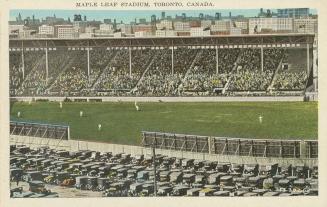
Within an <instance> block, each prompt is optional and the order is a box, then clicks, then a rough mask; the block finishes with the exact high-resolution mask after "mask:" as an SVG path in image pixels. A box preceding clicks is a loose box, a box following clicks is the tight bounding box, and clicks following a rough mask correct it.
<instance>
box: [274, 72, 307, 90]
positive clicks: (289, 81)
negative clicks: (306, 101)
mask: <svg viewBox="0 0 327 207" xmlns="http://www.w3.org/2000/svg"><path fill="white" fill-rule="evenodd" d="M307 79H308V77H307V73H306V72H305V71H301V72H297V73H294V72H288V71H282V72H280V73H278V74H277V76H276V79H275V81H274V86H273V87H274V89H275V90H277V91H278V90H304V89H305V87H306V83H307Z"/></svg>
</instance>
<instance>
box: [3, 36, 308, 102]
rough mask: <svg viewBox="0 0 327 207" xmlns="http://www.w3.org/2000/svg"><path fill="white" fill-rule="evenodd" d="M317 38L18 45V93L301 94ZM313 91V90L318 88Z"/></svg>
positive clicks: (13, 67) (13, 70) (14, 85)
mask: <svg viewBox="0 0 327 207" xmlns="http://www.w3.org/2000/svg"><path fill="white" fill-rule="evenodd" d="M313 41H314V35H310V34H306V35H301V34H281V35H255V36H253V35H246V36H216V37H174V38H169V37H167V38H158V37H151V38H105V39H97V38H96V39H26V40H14V39H13V40H10V42H9V45H10V52H9V53H10V61H9V62H10V65H9V67H10V95H11V96H13V97H21V96H41V97H42V96H47V97H48V96H61V97H65V96H132V97H133V96H145V97H151V96H154V97H162V96H165V97H171V96H174V97H178V96H221V95H223V96H237V95H244V94H246V95H253V94H255V95H258V94H259V95H263V96H271V95H285V94H287V95H300V96H303V95H304V93H305V92H306V91H307V89H308V88H309V87H310V86H311V85H312V84H313V81H312V80H309V79H310V78H311V79H312V76H310V73H312V70H313V66H312V62H313V55H312V54H313ZM311 88H313V87H311Z"/></svg>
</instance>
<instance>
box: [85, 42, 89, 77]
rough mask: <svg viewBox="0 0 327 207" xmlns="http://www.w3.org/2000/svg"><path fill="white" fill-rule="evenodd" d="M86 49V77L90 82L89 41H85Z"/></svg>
mask: <svg viewBox="0 0 327 207" xmlns="http://www.w3.org/2000/svg"><path fill="white" fill-rule="evenodd" d="M87 45H88V47H87V50H86V53H87V78H88V80H89V82H90V41H87Z"/></svg>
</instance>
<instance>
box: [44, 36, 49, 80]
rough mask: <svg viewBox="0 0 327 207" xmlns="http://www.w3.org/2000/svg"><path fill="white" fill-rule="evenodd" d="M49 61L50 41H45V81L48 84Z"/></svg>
mask: <svg viewBox="0 0 327 207" xmlns="http://www.w3.org/2000/svg"><path fill="white" fill-rule="evenodd" d="M48 75H49V61H48V41H45V82H46V84H48V77H49V76H48Z"/></svg>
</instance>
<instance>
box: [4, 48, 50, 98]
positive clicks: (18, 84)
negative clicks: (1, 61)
mask: <svg viewBox="0 0 327 207" xmlns="http://www.w3.org/2000/svg"><path fill="white" fill-rule="evenodd" d="M9 58H10V60H9V62H10V63H9V67H10V78H9V83H10V89H11V90H13V91H11V93H12V94H16V95H19V94H23V92H22V89H24V88H25V85H26V84H27V85H29V84H34V85H38V84H41V83H40V81H39V80H38V79H37V78H36V79H35V83H30V81H29V80H28V78H29V77H33V76H39V75H40V74H35V73H34V70H36V69H35V68H37V67H39V66H40V65H39V62H40V61H41V60H42V59H43V58H44V53H42V52H41V51H30V52H26V51H25V52H24V70H23V65H22V53H21V52H12V53H10V57H9ZM35 60H37V61H35ZM23 71H24V72H23Z"/></svg>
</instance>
